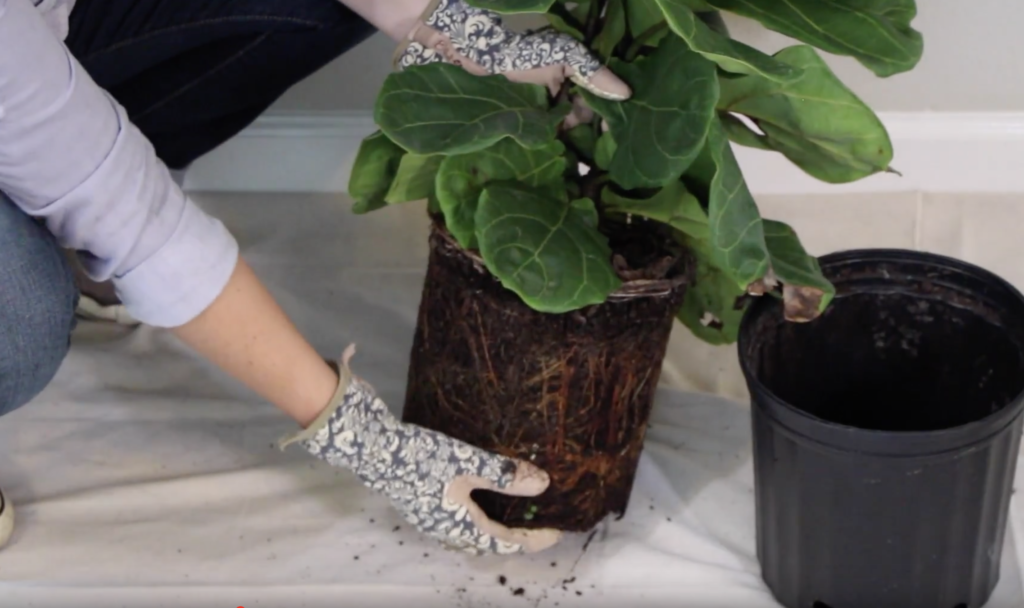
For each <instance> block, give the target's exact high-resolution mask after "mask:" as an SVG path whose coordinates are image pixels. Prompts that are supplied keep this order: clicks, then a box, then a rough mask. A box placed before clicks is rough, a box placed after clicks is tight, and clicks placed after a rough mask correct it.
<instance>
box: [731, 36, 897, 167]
mask: <svg viewBox="0 0 1024 608" xmlns="http://www.w3.org/2000/svg"><path fill="white" fill-rule="evenodd" d="M776 57H778V58H779V59H780V60H781V61H785V62H786V63H789V64H791V65H794V66H798V67H799V68H800V69H801V70H802V71H803V76H802V77H801V78H800V79H799V80H797V81H795V82H792V83H789V84H786V85H780V84H778V83H774V82H770V81H768V80H766V79H764V78H759V77H756V76H745V77H741V78H731V79H721V87H722V94H721V98H720V99H719V104H718V105H719V109H720V110H722V111H724V112H734V113H737V114H743V115H745V116H748V117H750V118H751V119H752V120H753V121H754V122H755V123H756V124H757V126H758V128H760V129H761V131H763V132H764V134H765V135H764V137H762V138H760V143H763V144H764V146H767V148H768V149H772V150H777V151H778V152H781V153H782V154H784V155H785V156H786V157H787V158H788V159H789V160H790V161H792V162H793V163H795V164H796V165H797V166H799V167H800V168H801V169H803V170H804V171H806V172H807V173H808V174H810V175H812V176H814V177H816V178H817V179H820V180H822V181H824V182H827V183H837V184H838V183H848V182H852V181H856V180H858V179H862V178H864V177H867V176H869V175H872V174H874V173H878V172H880V171H886V170H888V169H889V163H890V162H891V161H892V157H893V147H892V142H891V141H890V139H889V134H888V133H887V132H886V130H885V126H884V125H883V124H882V121H881V120H879V119H878V116H876V115H875V113H874V112H872V111H871V109H870V108H869V107H868V106H867V105H865V104H864V103H863V102H862V101H861V100H860V99H859V98H858V97H857V96H856V95H854V94H853V92H852V91H850V90H849V89H848V88H847V87H846V85H844V84H843V83H842V81H840V80H839V79H838V78H837V77H836V76H835V74H833V73H832V70H830V69H829V67H828V65H827V64H826V63H825V61H824V60H823V59H822V58H821V57H820V56H818V53H817V52H815V50H814V49H813V48H811V47H809V46H806V45H800V46H794V47H789V48H786V49H783V50H782V51H780V52H779V53H778V54H777V55H776ZM730 132H731V133H733V135H734V136H735V134H736V133H735V131H734V130H733V131H730ZM739 143H747V142H739Z"/></svg>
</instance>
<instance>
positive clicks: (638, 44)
mask: <svg viewBox="0 0 1024 608" xmlns="http://www.w3.org/2000/svg"><path fill="white" fill-rule="evenodd" d="M667 27H668V23H666V22H664V21H662V22H661V23H655V24H654V25H652V26H651V27H649V28H647V29H646V30H644V31H643V32H641V34H640V35H639V36H637V37H636V40H634V41H633V44H631V45H630V46H629V50H627V51H626V55H625V59H626V61H627V62H630V61H633V60H634V59H636V57H637V55H639V54H640V51H642V50H644V46H645V45H646V44H647V42H648V41H649V40H651V39H652V38H654V37H655V36H657V35H658V34H660V33H661V32H662V30H664V29H665V28H667Z"/></svg>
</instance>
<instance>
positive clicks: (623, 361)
mask: <svg viewBox="0 0 1024 608" xmlns="http://www.w3.org/2000/svg"><path fill="white" fill-rule="evenodd" d="M652 243H653V244H655V246H654V247H652ZM658 243H659V241H658V240H656V239H655V238H652V235H651V234H650V233H646V234H645V233H644V232H643V230H642V227H641V228H637V229H635V230H634V229H630V230H627V231H622V232H618V233H617V234H616V237H615V238H613V239H611V244H612V246H613V248H614V250H615V251H616V252H618V253H619V254H620V256H621V258H620V259H619V260H618V266H619V267H620V268H621V273H622V274H623V275H624V276H626V277H627V278H629V279H640V280H644V279H646V280H652V281H656V280H658V279H664V278H665V277H666V276H668V277H675V278H679V277H682V278H683V279H686V278H688V273H689V270H690V266H689V263H688V261H687V260H686V258H685V257H679V255H675V256H674V257H673V256H672V255H669V254H668V253H667V252H669V249H668V248H667V246H666V247H665V248H661V249H659V247H658V246H657V245H658ZM671 253H674V254H678V253H679V252H671ZM666 258H668V259H670V261H671V260H674V261H675V263H669V262H665V261H664V260H665V259H666ZM631 269H639V270H635V271H634V270H631ZM659 275H660V276H659ZM682 282H683V284H681V285H673V286H671V287H670V288H666V289H665V292H666V293H665V295H662V296H646V297H640V298H634V299H627V300H624V301H617V302H609V303H606V304H603V305H600V306H593V307H589V308H587V309H584V310H581V311H575V312H571V313H567V314H561V315H551V314H541V313H538V312H536V311H534V310H532V309H530V308H529V307H527V306H526V305H525V304H523V303H522V301H521V300H520V299H519V297H518V296H516V295H515V294H514V293H513V292H511V291H508V290H506V289H505V288H504V287H503V286H502V285H501V283H500V282H498V281H497V280H496V279H495V278H494V277H493V276H492V275H490V274H489V273H487V272H486V271H484V270H482V267H481V266H479V265H477V264H474V262H473V260H472V259H471V258H470V257H468V256H467V255H466V254H465V253H464V252H463V251H462V250H461V249H459V248H458V247H457V246H456V245H455V244H454V241H452V240H451V239H450V238H449V237H446V236H445V235H444V233H443V231H441V230H440V229H437V230H435V231H434V233H433V235H432V236H431V255H430V262H429V266H428V269H427V277H426V281H425V285H424V290H423V295H422V300H421V304H420V313H419V320H418V325H417V331H416V335H415V341H414V346H413V351H412V355H411V365H410V371H409V380H408V387H407V392H406V395H407V397H406V399H407V400H406V403H405V409H404V416H403V419H404V420H405V421H406V422H410V423H414V424H419V425H421V426H424V427H427V428H432V429H436V430H439V431H441V432H444V433H446V434H448V435H450V436H453V437H456V438H458V439H461V440H463V441H466V442H467V443H470V444H472V445H476V446H479V447H481V448H484V449H486V450H490V451H493V452H496V453H498V454H502V455H504V456H509V457H514V458H518V459H521V460H525V461H528V462H533V463H534V464H536V465H537V466H539V467H540V468H541V469H543V470H545V471H547V472H548V474H549V475H550V476H551V485H550V487H549V489H548V491H547V492H545V493H544V495H542V496H541V497H539V498H511V497H506V496H504V495H500V494H496V493H492V492H486V491H477V492H475V493H474V494H473V498H474V499H475V500H476V502H477V503H478V504H480V506H481V508H483V510H484V511H485V512H486V513H487V515H488V516H489V517H491V518H493V519H495V520H497V521H499V522H501V523H504V524H505V525H509V526H514V527H527V528H541V527H554V528H557V529H561V530H566V531H576V532H581V531H587V530H590V529H592V528H593V527H594V526H596V525H597V524H598V523H600V522H601V520H602V519H604V518H605V517H606V516H608V515H609V514H613V513H614V514H622V513H624V512H625V510H626V506H627V503H628V500H629V495H630V493H631V491H632V486H633V478H634V474H635V470H636V465H637V462H638V459H639V456H640V451H641V449H642V446H643V440H644V436H645V433H646V427H647V420H648V416H649V414H650V410H651V405H652V402H653V398H654V392H655V389H656V387H657V384H658V379H659V377H660V372H661V365H662V361H663V359H664V356H665V349H666V347H667V343H668V338H669V335H670V333H671V329H672V325H673V314H674V311H675V310H676V309H677V308H678V306H679V305H680V304H681V302H682V298H683V295H684V292H685V281H682Z"/></svg>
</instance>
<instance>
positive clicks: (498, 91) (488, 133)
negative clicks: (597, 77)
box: [375, 63, 567, 154]
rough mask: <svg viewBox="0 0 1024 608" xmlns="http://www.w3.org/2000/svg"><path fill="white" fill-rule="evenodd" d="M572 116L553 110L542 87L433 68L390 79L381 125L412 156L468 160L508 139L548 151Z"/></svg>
mask: <svg viewBox="0 0 1024 608" xmlns="http://www.w3.org/2000/svg"><path fill="white" fill-rule="evenodd" d="M566 111H567V108H565V107H559V108H558V109H556V110H551V109H549V104H548V92H547V89H546V88H544V87H542V86H539V85H533V84H522V83H513V82H511V81H509V80H508V79H507V78H505V77H504V76H501V75H495V76H476V75H473V74H470V73H469V72H467V71H466V70H465V69H463V68H461V67H458V66H454V65H451V64H448V63H432V64H429V65H424V66H417V67H413V68H408V69H406V70H404V71H400V72H395V73H393V74H391V75H390V76H388V78H387V80H385V82H384V87H383V88H382V89H381V92H380V95H379V96H378V97H377V106H376V112H375V119H376V122H377V124H378V125H380V128H381V130H382V131H383V132H384V133H386V134H387V136H388V137H390V138H391V139H392V140H393V141H394V142H395V143H397V144H398V145H400V146H402V147H404V148H406V149H407V150H409V151H410V152H415V153H417V154H464V153H468V152H475V151H478V150H482V149H484V148H487V147H489V146H491V145H493V144H494V143H495V142H497V141H499V140H501V139H504V138H506V137H510V138H512V139H515V140H516V141H518V142H519V143H520V144H522V145H523V146H526V147H528V148H536V147H540V146H543V145H545V144H547V143H549V142H550V141H551V140H552V139H554V137H555V134H556V133H557V130H558V125H559V123H560V122H561V121H562V119H563V118H564V117H565V114H566Z"/></svg>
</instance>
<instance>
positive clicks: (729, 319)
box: [676, 238, 747, 346]
mask: <svg viewBox="0 0 1024 608" xmlns="http://www.w3.org/2000/svg"><path fill="white" fill-rule="evenodd" d="M681 240H682V241H683V243H684V244H686V245H687V249H688V250H689V251H690V254H691V255H692V257H693V260H694V265H695V268H694V271H695V272H694V278H693V283H692V284H691V285H690V287H689V288H687V290H686V295H685V296H684V297H683V305H682V306H681V307H680V309H679V311H678V312H677V313H676V318H677V319H679V321H680V322H682V324H683V325H685V326H686V327H687V329H689V330H690V331H691V332H693V334H694V335H695V336H697V337H698V338H700V339H701V340H703V341H704V342H707V343H708V344H712V345H716V346H718V345H723V344H733V343H735V342H736V340H737V339H738V338H739V333H740V324H741V323H742V321H743V315H744V314H745V313H746V309H747V302H746V299H745V297H744V296H746V290H744V289H741V288H739V287H737V286H736V282H735V281H734V280H733V279H732V277H730V276H729V275H728V274H727V273H725V272H723V271H722V269H721V268H719V267H717V266H715V265H714V263H712V262H711V253H710V249H709V243H708V242H707V241H704V240H700V239H692V238H683V239H681Z"/></svg>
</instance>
